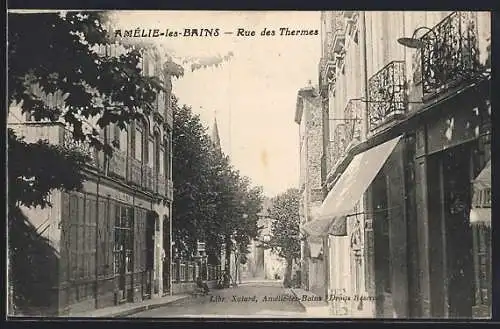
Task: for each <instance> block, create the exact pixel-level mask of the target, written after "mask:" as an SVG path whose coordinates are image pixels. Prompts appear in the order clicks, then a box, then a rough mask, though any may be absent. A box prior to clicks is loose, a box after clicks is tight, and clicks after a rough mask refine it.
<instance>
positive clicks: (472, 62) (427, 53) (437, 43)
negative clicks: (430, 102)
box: [420, 12, 484, 99]
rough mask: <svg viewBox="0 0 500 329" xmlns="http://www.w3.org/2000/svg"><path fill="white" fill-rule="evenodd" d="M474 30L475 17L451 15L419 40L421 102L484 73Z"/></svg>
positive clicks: (475, 15)
mask: <svg viewBox="0 0 500 329" xmlns="http://www.w3.org/2000/svg"><path fill="white" fill-rule="evenodd" d="M477 29H478V24H477V13H475V12H454V13H452V14H451V15H449V16H448V17H446V18H445V19H444V20H442V21H441V22H440V23H439V24H437V25H436V26H435V27H433V28H432V29H431V31H428V32H427V33H426V34H424V35H423V36H422V37H421V41H423V48H422V49H421V53H420V57H421V66H422V67H421V74H422V90H423V96H424V99H425V98H429V97H432V96H433V95H435V94H437V93H440V92H442V91H444V90H446V89H449V88H453V87H456V86H457V85H459V84H460V83H461V82H464V81H470V80H471V79H473V78H474V77H477V76H478V74H479V73H481V72H482V71H483V70H484V68H483V67H482V65H481V62H480V58H479V40H478V33H477Z"/></svg>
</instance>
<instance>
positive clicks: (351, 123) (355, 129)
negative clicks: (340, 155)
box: [344, 99, 363, 147]
mask: <svg viewBox="0 0 500 329" xmlns="http://www.w3.org/2000/svg"><path fill="white" fill-rule="evenodd" d="M361 104H362V103H361V101H360V100H357V99H350V100H349V101H348V102H347V105H346V107H345V110H344V118H345V119H346V120H345V126H344V129H345V130H344V138H345V143H346V147H348V146H349V145H350V144H351V143H352V142H359V141H361V133H362V124H363V112H362V107H361Z"/></svg>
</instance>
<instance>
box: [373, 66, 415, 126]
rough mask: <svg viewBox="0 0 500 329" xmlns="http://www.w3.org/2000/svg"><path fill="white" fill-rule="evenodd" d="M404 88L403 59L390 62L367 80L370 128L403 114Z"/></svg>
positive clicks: (404, 108)
mask: <svg viewBox="0 0 500 329" xmlns="http://www.w3.org/2000/svg"><path fill="white" fill-rule="evenodd" d="M406 89H407V88H406V81H405V62H404V61H392V62H390V63H389V64H387V65H386V66H385V67H384V68H382V69H381V70H380V71H378V72H377V73H375V74H374V75H373V76H372V77H371V78H370V79H369V80H368V121H369V122H368V123H369V127H370V130H374V129H376V128H378V127H379V126H380V125H382V124H384V123H386V122H388V121H390V120H393V119H395V118H397V117H398V116H401V115H404V114H405V112H406V105H407V90H406Z"/></svg>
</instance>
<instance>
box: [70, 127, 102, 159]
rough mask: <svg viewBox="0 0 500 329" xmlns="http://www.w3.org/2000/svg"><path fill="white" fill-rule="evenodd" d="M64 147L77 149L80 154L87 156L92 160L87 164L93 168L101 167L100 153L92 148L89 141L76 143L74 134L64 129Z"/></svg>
mask: <svg viewBox="0 0 500 329" xmlns="http://www.w3.org/2000/svg"><path fill="white" fill-rule="evenodd" d="M63 146H64V147H65V148H67V149H75V150H78V151H79V152H80V153H82V154H85V155H87V156H88V157H89V158H90V161H89V162H88V163H87V164H88V165H90V166H92V167H99V164H100V163H99V151H98V150H97V149H96V148H94V147H92V146H90V144H89V142H87V141H76V140H75V139H74V138H73V133H72V132H71V131H70V130H68V129H66V128H63Z"/></svg>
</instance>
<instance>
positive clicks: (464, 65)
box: [305, 11, 491, 318]
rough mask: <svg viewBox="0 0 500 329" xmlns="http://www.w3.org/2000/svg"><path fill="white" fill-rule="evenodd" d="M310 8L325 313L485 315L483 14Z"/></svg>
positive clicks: (486, 30)
mask: <svg viewBox="0 0 500 329" xmlns="http://www.w3.org/2000/svg"><path fill="white" fill-rule="evenodd" d="M321 19H322V22H321V23H322V42H323V49H322V50H323V51H322V58H321V60H320V66H319V76H320V88H319V89H320V94H321V97H322V101H321V102H322V113H323V123H324V130H323V136H324V137H323V145H322V150H323V159H322V162H321V163H322V172H323V174H322V177H323V187H324V188H325V195H324V200H322V201H323V202H322V206H321V208H320V210H319V213H318V215H317V216H316V218H315V220H314V221H313V222H314V224H308V225H307V226H306V227H305V231H306V233H307V234H308V236H313V235H319V234H321V232H323V236H325V239H327V240H328V242H329V246H328V247H329V254H330V258H329V264H328V265H327V268H328V269H329V273H330V275H329V276H328V277H327V278H328V279H327V285H328V288H327V289H328V290H329V292H330V293H334V294H335V295H339V294H344V295H345V297H346V298H344V299H343V300H345V303H344V305H342V307H341V309H339V305H340V304H341V303H338V302H336V301H334V302H333V303H331V304H332V305H331V306H332V307H331V310H332V315H334V316H342V315H346V316H356V315H360V316H374V317H399V318H405V317H438V318H439V317H443V318H471V317H484V316H491V246H490V245H491V236H490V234H491V233H490V223H491V211H490V207H491V174H489V173H488V172H489V170H490V169H489V168H490V166H491V162H490V154H491V146H490V139H491V119H490V115H491V106H490V101H489V99H490V98H489V97H490V96H489V85H490V78H489V76H490V75H489V72H490V65H491V61H490V56H491V53H490V35H491V27H490V21H491V18H490V13H488V12H354V11H343V12H325V13H323V14H322V17H321ZM409 36H411V37H410V38H409ZM358 118H361V120H359V121H358V120H357V119H358ZM327 122H328V124H327ZM332 227H333V228H335V227H345V231H344V230H340V231H336V232H332ZM361 295H363V296H365V297H366V298H360V297H359V296H361ZM355 296H358V297H355Z"/></svg>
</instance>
